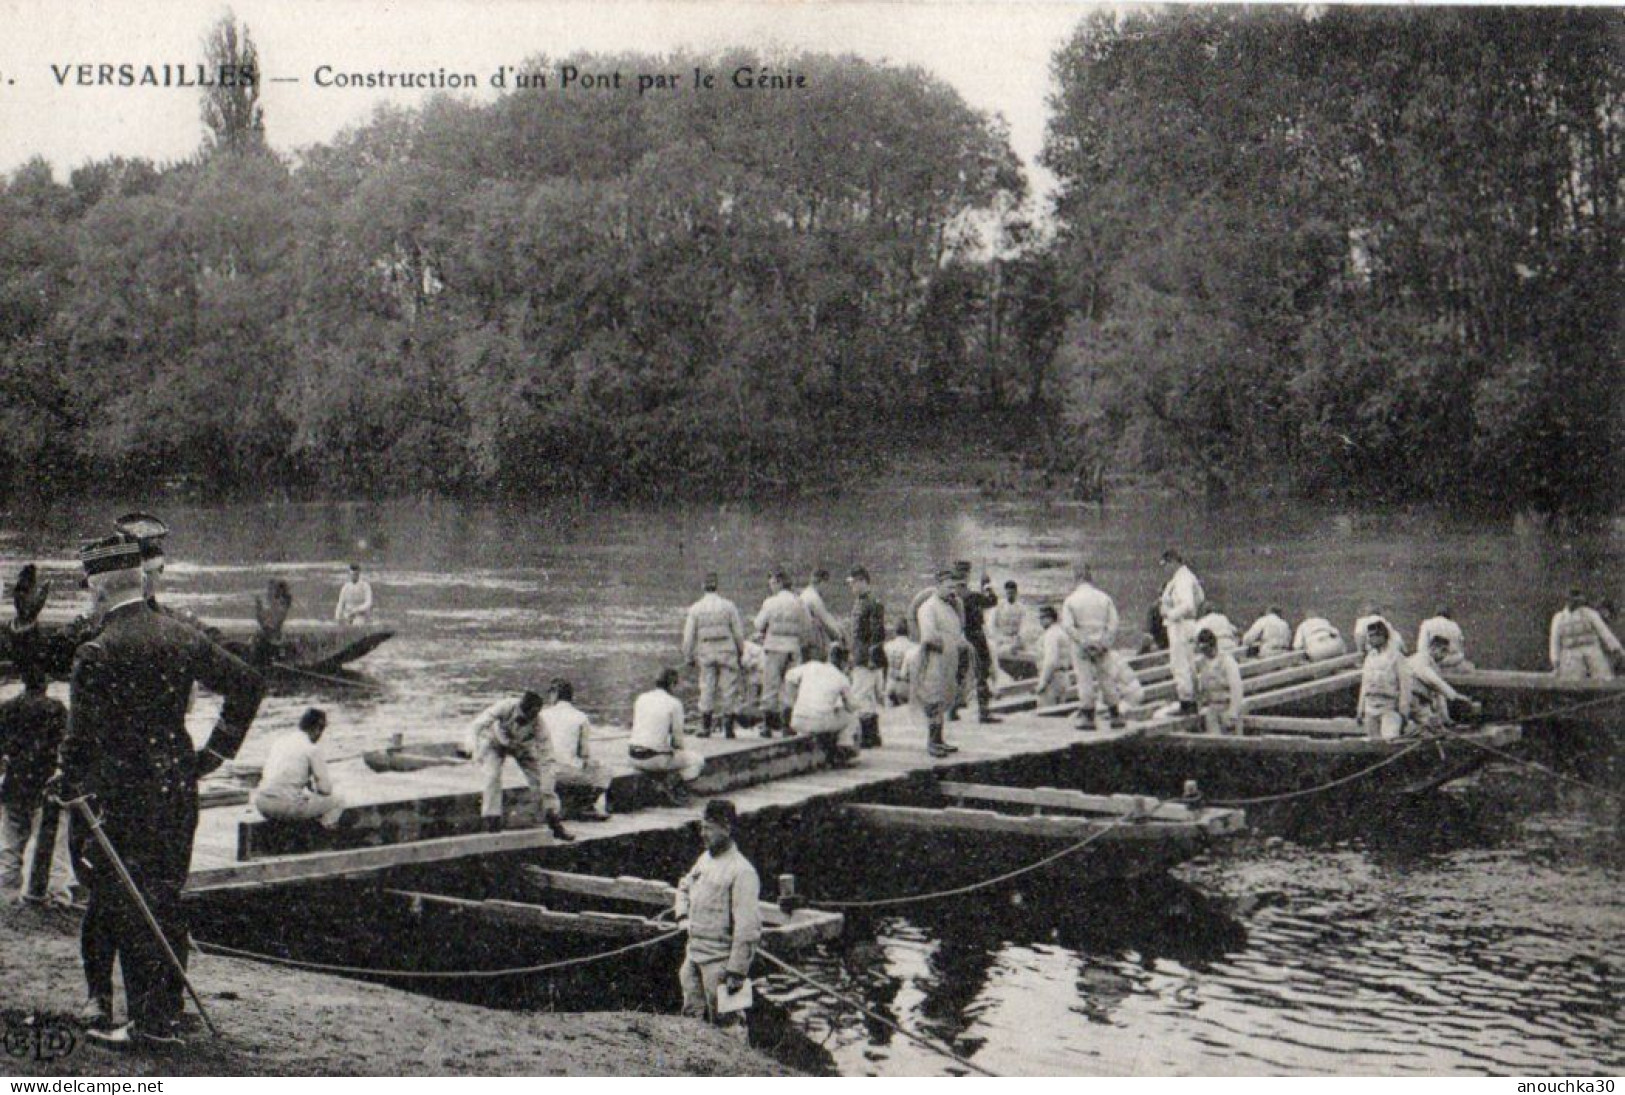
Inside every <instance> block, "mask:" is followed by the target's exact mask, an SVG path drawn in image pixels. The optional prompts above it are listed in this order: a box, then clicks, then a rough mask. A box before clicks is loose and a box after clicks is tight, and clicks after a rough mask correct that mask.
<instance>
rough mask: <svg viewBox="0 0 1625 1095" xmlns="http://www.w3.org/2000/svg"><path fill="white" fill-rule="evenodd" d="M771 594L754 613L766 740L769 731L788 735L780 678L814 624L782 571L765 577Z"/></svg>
mask: <svg viewBox="0 0 1625 1095" xmlns="http://www.w3.org/2000/svg"><path fill="white" fill-rule="evenodd" d="M767 585H768V588H769V589H770V590H771V591H772V593H771V595H770V596H769V597H768V598H767V600H765V601H763V602H762V608H761V611H759V612H757V613H756V621H755V626H756V634H757V635H759V636H761V639H762V737H764V738H770V737H772V736H773V731H775V730H783V731H784V733H785V734H786V736H788V735H789V734H791V733H792V731H791V729H790V726H789V720H788V718H787V715H788V712H786V711H785V709H784V698H783V696H782V694H781V693H782V692H783V689H784V675H785V673H787V672H789V670H790V667H791V666H793V665H796V664H797V663H799V662H800V661H801V652H802V650H803V649H805V647H806V645H807V643H808V641H809V640H808V636H810V635H811V634H812V632H813V628H815V627H817V626H818V624H817V623H815V622H814V620H813V618H812V616H811V615H809V614H808V612H807V606H806V605H805V604H803V603H802V601H801V599H800V598H799V597H797V596H796V595H795V594H794V593H791V592H790V588H789V586H790V579H789V578H788V577H787V576H786V575H785V573H784V571H782V570H776V571H774V572H773V573H772V574H770V575H768V578H767Z"/></svg>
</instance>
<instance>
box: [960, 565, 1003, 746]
mask: <svg viewBox="0 0 1625 1095" xmlns="http://www.w3.org/2000/svg"><path fill="white" fill-rule="evenodd" d="M954 578H955V580H956V583H957V585H958V589H957V591H956V596H957V597H958V599H959V608H960V615H961V616H963V617H964V620H965V642H967V643H969V644H970V648H971V649H972V650H973V651H975V652H976V657H975V658H974V659H967V660H966V661H962V662H960V663H959V665H960V672H961V673H967V672H968V673H974V674H976V710H977V715H978V721H979V722H984V723H996V722H998V721H999V719H998V718H997V717H995V716H994V715H993V713H992V712H990V711H989V710H988V705H989V704H991V703H992V702H993V686H992V680H991V678H992V674H993V652H992V651H991V650H990V649H988V645H987V625H986V622H985V619H984V613H986V612H987V611H988V610H989V609H991V608H997V607H998V604H999V597H998V594H996V593H994V592H993V583H992V582H991V581H990V580H989V579H988V576H987V575H986V574H984V575H982V588H981V589H980V590H978V591H972V590H971V588H970V584H969V583H970V564H969V563H967V562H964V561H963V560H961V561H960V562H957V563H955V564H954ZM971 663H974V664H971Z"/></svg>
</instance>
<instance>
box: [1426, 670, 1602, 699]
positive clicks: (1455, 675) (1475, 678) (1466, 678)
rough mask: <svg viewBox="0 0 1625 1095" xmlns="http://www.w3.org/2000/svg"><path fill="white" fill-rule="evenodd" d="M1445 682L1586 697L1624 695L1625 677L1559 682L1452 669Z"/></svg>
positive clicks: (1550, 676) (1545, 676)
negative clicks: (1610, 694) (1613, 693)
mask: <svg viewBox="0 0 1625 1095" xmlns="http://www.w3.org/2000/svg"><path fill="white" fill-rule="evenodd" d="M1444 679H1445V680H1447V681H1449V682H1450V683H1451V684H1453V685H1455V686H1456V687H1457V688H1509V689H1519V690H1527V691H1530V692H1537V693H1539V692H1544V693H1548V694H1552V695H1572V696H1575V697H1586V696H1593V695H1605V694H1607V693H1610V692H1625V678H1618V677H1616V678H1614V679H1613V680H1607V681H1599V680H1561V679H1559V678H1558V676H1557V675H1556V674H1554V673H1532V672H1528V671H1524V670H1518V669H1451V670H1446V671H1445V674H1444Z"/></svg>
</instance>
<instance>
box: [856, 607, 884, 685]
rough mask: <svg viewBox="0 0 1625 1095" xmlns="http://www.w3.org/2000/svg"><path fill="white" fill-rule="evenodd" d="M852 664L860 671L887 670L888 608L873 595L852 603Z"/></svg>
mask: <svg viewBox="0 0 1625 1095" xmlns="http://www.w3.org/2000/svg"><path fill="white" fill-rule="evenodd" d="M851 626H852V664H853V666H854V667H856V668H858V669H885V668H886V606H885V605H883V604H881V603H880V601H879V600H878V599H877V598H876V597H875V595H874V594H873V593H865V594H863V596H861V597H859V598H858V599H857V600H855V601H853V602H852V625H851Z"/></svg>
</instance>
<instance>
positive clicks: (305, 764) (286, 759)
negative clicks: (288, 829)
mask: <svg viewBox="0 0 1625 1095" xmlns="http://www.w3.org/2000/svg"><path fill="white" fill-rule="evenodd" d="M326 731H327V712H325V711H323V710H322V709H321V708H319V707H312V708H310V709H309V710H307V711H306V712H305V713H304V714H303V715H301V716H300V717H299V729H298V730H290V731H288V732H287V733H285V734H282V735H281V736H279V737H278V738H277V739H276V740H275V741H274V742H272V743H271V750H270V752H269V753H267V754H266V757H265V768H264V774H263V775H262V776H261V777H260V785H259V788H258V790H256V791H255V792H254V805H255V807H256V808H257V809H258V810H259V812H260V813H261V814H264V815H265V816H266V817H267V818H269V819H271V820H272V821H309V820H311V819H319V820H320V821H321V823H322V824H323V825H324V826H326V827H327V828H329V829H331V828H333V827H334V826H335V825H337V824H338V823H339V817H340V816H341V815H342V814H343V813H344V805H345V803H344V797H343V796H342V795H340V794H339V793H338V792H337V791H335V790H334V789H333V780H332V779H331V777H329V776H328V774H327V761H325V760H323V759H322V753H321V750H320V749H318V748H317V743H318V742H320V741H321V740H322V734H324V733H326Z"/></svg>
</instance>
